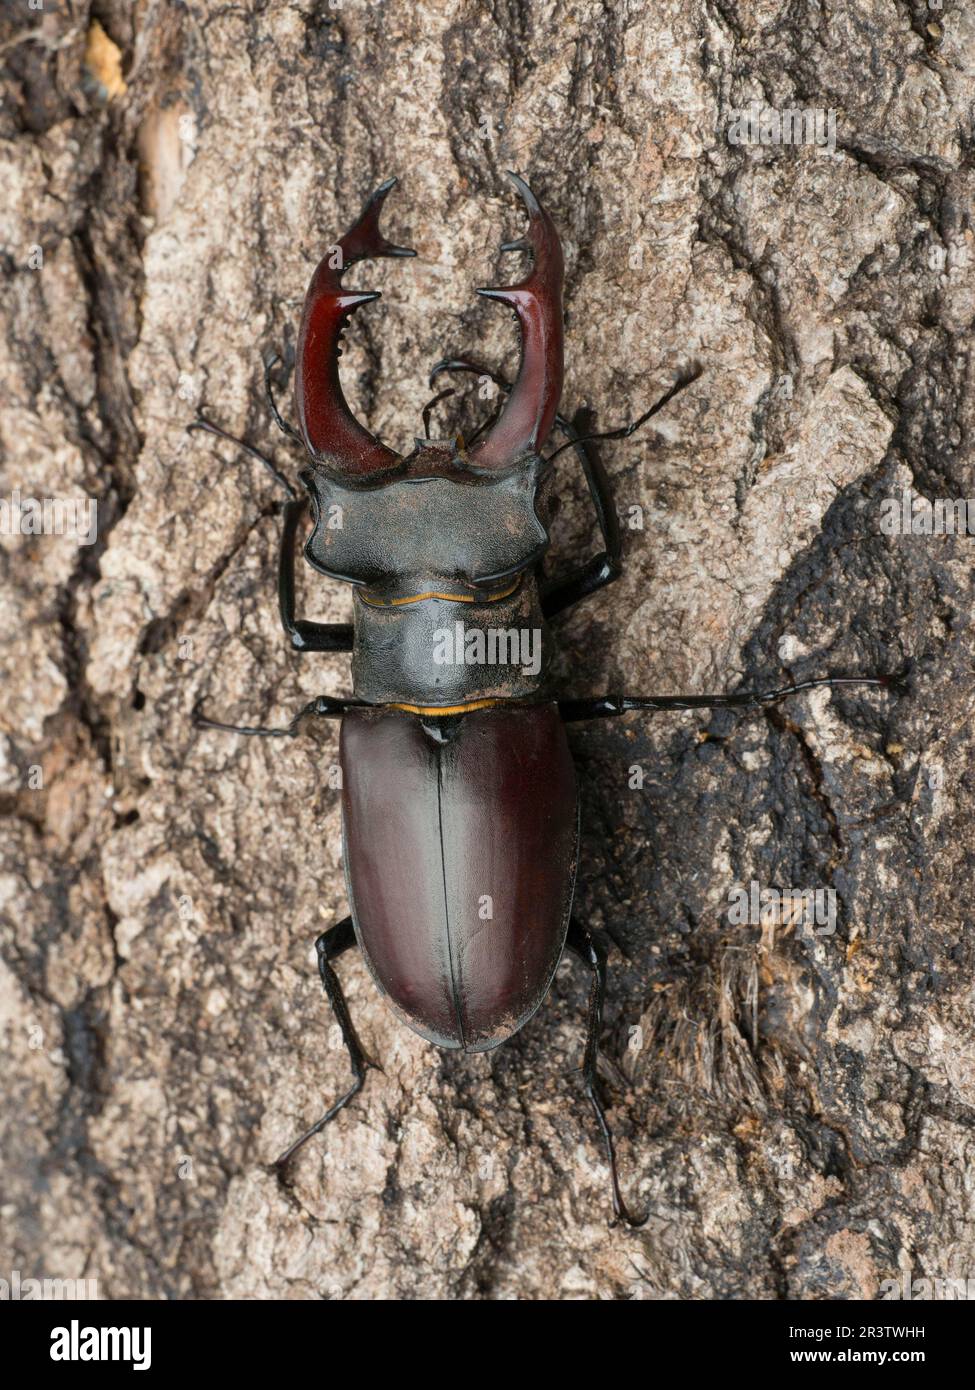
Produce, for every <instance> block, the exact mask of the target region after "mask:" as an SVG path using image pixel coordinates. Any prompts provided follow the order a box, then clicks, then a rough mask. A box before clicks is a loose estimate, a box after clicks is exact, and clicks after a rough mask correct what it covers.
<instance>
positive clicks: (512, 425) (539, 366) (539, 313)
mask: <svg viewBox="0 0 975 1390" xmlns="http://www.w3.org/2000/svg"><path fill="white" fill-rule="evenodd" d="M508 177H509V178H510V179H511V182H512V183H513V184H514V186H515V188H517V190H518V192H519V194H520V195H521V199H522V202H523V203H524V204H525V208H526V210H527V212H528V232H527V235H526V236H524V237H521V238H519V240H518V241H510V242H505V243H504V245H503V246H502V248H501V249H502V251H516V250H517V251H530V252H531V253H532V268H531V270H530V271H529V273H528V275H527V276H526V277H525V279H524V280H522V281H521V283H520V284H517V285H510V286H507V287H505V288H502V289H498V288H493V287H492V288H490V289H479V290H478V294H480V295H483V296H484V297H485V298H486V299H499V300H501V301H502V302H503V303H505V304H510V305H511V307H512V308H513V309H514V311H515V313H516V314H517V315H518V320H519V323H520V324H521V366H520V368H519V370H518V377H517V380H516V381H515V384H514V386H513V387H512V389H511V394H510V395H509V397H508V399H507V401H506V402H505V406H504V409H503V410H502V412H501V415H500V416H499V418H498V421H497V423H496V424H495V425H493V426H492V428H491V429H490V430H489V431H488V433H487V434H486V435H485V437H484V439H483V440H482V441H481V443H480V444H478V445H477V447H476V448H475V449H473V450H472V451H471V456H470V460H471V463H472V464H475V465H477V466H478V467H479V468H506V467H508V466H509V465H511V464H513V463H515V462H516V461H517V460H518V459H519V458H521V457H522V456H523V455H524V454H528V453H532V454H537V453H538V452H539V451H540V450H541V448H542V446H543V445H544V443H545V440H546V439H547V438H548V433H549V430H550V429H551V428H552V424H553V422H554V420H555V413H556V411H557V410H558V408H559V397H560V396H561V394H562V372H563V366H562V360H563V350H562V345H563V328H562V274H563V265H562V246H561V244H560V242H559V236H558V232H557V231H556V230H555V224H554V223H553V221H552V219H551V217H549V215H548V213H547V212H546V211H545V209H544V208H543V207H542V205H541V203H539V201H538V199H537V198H536V197H535V195H534V193H533V192H532V191H531V189H530V188H529V187H528V184H527V183H525V180H524V179H523V178H520V177H519V175H518V174H514V173H509V174H508Z"/></svg>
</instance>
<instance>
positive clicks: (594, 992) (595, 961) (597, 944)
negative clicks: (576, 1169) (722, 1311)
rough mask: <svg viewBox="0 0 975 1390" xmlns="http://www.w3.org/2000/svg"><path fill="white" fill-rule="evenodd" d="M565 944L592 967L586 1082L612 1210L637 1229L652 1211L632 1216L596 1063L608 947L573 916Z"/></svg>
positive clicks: (585, 1067) (583, 1062)
mask: <svg viewBox="0 0 975 1390" xmlns="http://www.w3.org/2000/svg"><path fill="white" fill-rule="evenodd" d="M565 944H566V945H567V946H568V948H569V950H570V951H573V952H574V953H575V954H576V955H577V956H578V957H579V959H580V960H581V961H582V962H583V964H585V965H588V966H589V969H590V970H591V971H592V987H591V989H590V991H589V1010H588V1015H587V1018H586V1051H585V1055H584V1057H583V1061H582V1076H583V1084H584V1085H585V1088H586V1095H587V1096H588V1097H589V1104H590V1105H591V1106H592V1109H593V1114H594V1115H595V1116H596V1123H597V1124H598V1125H599V1129H600V1133H601V1134H602V1136H603V1144H604V1146H605V1149H606V1157H607V1159H608V1161H609V1173H610V1181H611V1183H612V1189H613V1211H614V1212H615V1213H616V1216H617V1217H618V1218H619V1220H620V1221H624V1222H625V1223H626V1225H627V1226H631V1227H632V1228H633V1229H634V1230H635V1229H636V1228H638V1227H640V1226H645V1225H646V1223H647V1221H648V1220H649V1217H650V1213H649V1211H648V1212H647V1214H646V1216H640V1217H636V1216H633V1215H631V1213H630V1211H629V1208H628V1207H627V1205H626V1203H625V1202H624V1200H623V1193H622V1192H621V1191H620V1180H619V1173H618V1172H617V1169H616V1147H615V1145H614V1143H613V1132H612V1130H611V1129H610V1127H609V1122H608V1120H607V1119H606V1110H605V1106H604V1104H603V1097H602V1091H601V1089H600V1085H599V1077H598V1075H597V1073H596V1066H597V1063H598V1061H599V1035H600V1033H601V1032H602V1026H603V1001H604V1000H605V998H606V947H605V946H604V945H603V943H602V941H600V940H599V938H598V937H595V936H593V934H592V932H590V931H587V929H586V928H585V927H584V926H582V924H581V923H580V922H578V921H577V920H576V919H575V918H574V917H573V918H572V919H571V920H570V922H569V934H568V936H567V937H566V943H565Z"/></svg>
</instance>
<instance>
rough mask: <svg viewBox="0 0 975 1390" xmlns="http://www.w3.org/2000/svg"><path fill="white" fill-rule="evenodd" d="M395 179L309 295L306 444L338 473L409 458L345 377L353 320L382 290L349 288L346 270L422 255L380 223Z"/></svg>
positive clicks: (299, 399) (299, 381)
mask: <svg viewBox="0 0 975 1390" xmlns="http://www.w3.org/2000/svg"><path fill="white" fill-rule="evenodd" d="M395 185H396V180H395V179H387V180H386V182H385V183H383V184H380V186H379V187H378V188H377V189H376V191H375V193H373V194H372V196H371V197H370V198H369V199H368V201H367V202H366V205H365V207H364V208H363V209H362V212H361V213H360V215H359V218H358V221H356V222H355V223H353V225H352V227H350V229H349V230H348V231H347V232H346V234H345V236H343V237H342V238H341V240H340V241H339V242H338V243H337V244H336V245H335V246H333V247H330V248H329V251H328V252H327V253H326V254H325V256H323V257H322V259H321V261H319V263H318V267H317V269H316V270H315V274H314V275H313V276H312V281H311V284H310V285H309V287H308V293H307V295H306V296H305V307H304V311H303V313H302V316H301V331H300V334H299V337H298V360H297V368H296V371H295V401H296V404H297V407H298V420H299V423H300V425H301V435H302V438H303V440H304V443H305V447H306V448H307V449H308V452H309V454H310V455H311V456H312V458H313V459H314V460H315V462H316V463H320V464H322V465H323V466H324V467H325V468H326V469H328V470H329V471H330V472H336V473H342V474H346V475H350V474H358V475H362V474H368V473H378V472H383V471H386V470H388V469H390V468H395V467H396V466H397V465H398V464H399V463H401V462H402V460H401V456H400V455H399V454H398V453H396V452H395V450H393V449H389V448H387V446H386V445H385V444H380V442H379V440H378V439H376V438H375V436H374V435H372V434H370V433H369V431H368V430H367V429H366V428H365V427H364V426H363V425H361V424H360V423H359V421H358V420H357V419H356V418H355V416H354V415H353V414H352V411H351V410H350V409H349V405H348V402H347V401H346V399H345V396H344V395H343V394H342V386H341V383H340V381H339V357H340V356H341V348H340V347H339V342H340V339H341V337H342V334H343V332H344V330H345V326H346V322H347V320H348V318H349V316H350V315H351V314H352V312H353V310H355V309H357V308H358V307H359V305H360V304H367V303H368V302H369V301H370V300H373V299H378V298H379V292H378V291H377V290H364V291H356V290H343V288H342V275H343V273H344V272H345V271H346V270H348V268H349V266H351V265H354V264H355V262H356V261H366V260H376V259H377V258H379V257H382V256H415V255H416V252H415V251H413V250H411V249H410V248H409V247H406V246H394V245H393V243H392V242H391V241H387V240H386V238H385V237H384V236H383V235H382V233H381V232H380V230H379V214H380V212H381V211H382V206H383V203H384V202H385V200H386V195H387V194H388V193H389V192H390V190H391V189H392V188H394V187H395Z"/></svg>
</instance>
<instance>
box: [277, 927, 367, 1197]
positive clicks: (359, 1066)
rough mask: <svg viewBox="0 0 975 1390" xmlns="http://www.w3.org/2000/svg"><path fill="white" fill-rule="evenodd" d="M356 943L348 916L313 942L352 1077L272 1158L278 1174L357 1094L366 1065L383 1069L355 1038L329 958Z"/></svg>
mask: <svg viewBox="0 0 975 1390" xmlns="http://www.w3.org/2000/svg"><path fill="white" fill-rule="evenodd" d="M355 944H356V938H355V928H354V926H353V925H352V918H351V917H343V919H342V921H341V922H336V924H335V926H334V927H330V928H329V930H328V931H327V932H323V933H322V935H321V936H320V937H319V938H318V940H317V941H316V942H315V950H316V951H317V952H318V970H319V974H320V975H321V977H322V985H323V987H324V989H325V993H326V994H327V995H328V1002H329V1003H330V1004H331V1006H332V1012H333V1013H334V1015H335V1017H336V1020H337V1022H338V1025H339V1028H340V1029H341V1030H342V1041H343V1043H344V1044H345V1050H346V1052H348V1054H349V1062H350V1063H351V1065H352V1074H353V1076H354V1077H355V1080H354V1081H353V1083H352V1085H351V1086H350V1087H349V1089H348V1090H347V1091H346V1092H345V1094H344V1095H343V1096H341V1097H340V1098H339V1099H338V1100H337V1101H336V1102H335V1104H334V1105H332V1106H330V1107H329V1109H328V1110H326V1111H325V1114H324V1115H323V1116H322V1118H321V1119H320V1120H316V1121H315V1123H314V1124H313V1125H312V1127H311V1129H307V1130H306V1131H305V1133H304V1134H302V1135H301V1136H300V1138H298V1139H296V1140H295V1141H294V1143H293V1144H291V1145H290V1146H289V1147H288V1148H287V1149H285V1151H284V1153H283V1154H281V1155H280V1157H278V1158H276V1159H275V1160H274V1163H273V1164H272V1165H271V1166H272V1167H273V1168H275V1169H277V1171H278V1172H279V1173H280V1172H281V1170H282V1169H283V1168H284V1167H285V1166H286V1164H287V1163H288V1162H289V1161H290V1160H291V1159H292V1158H293V1157H294V1155H295V1154H296V1153H297V1152H298V1150H299V1149H300V1148H301V1147H302V1145H303V1144H305V1143H307V1141H308V1140H309V1139H312V1138H313V1137H314V1136H315V1135H316V1134H320V1133H321V1131H322V1130H323V1129H324V1128H325V1126H326V1125H327V1124H328V1122H329V1121H330V1120H334V1119H335V1116H336V1115H337V1114H338V1113H339V1111H340V1110H344V1109H345V1107H346V1106H347V1105H348V1103H349V1101H350V1100H352V1099H353V1098H354V1097H355V1096H357V1095H358V1094H359V1092H360V1091H361V1090H362V1087H363V1085H364V1084H365V1080H366V1072H367V1070H368V1069H369V1067H375V1068H376V1070H377V1071H381V1070H382V1068H381V1067H379V1066H378V1065H377V1064H376V1063H375V1062H373V1061H372V1060H371V1058H369V1057H368V1056H367V1055H366V1053H365V1051H364V1049H363V1047H362V1044H361V1043H360V1041H359V1039H358V1036H357V1034H356V1031H355V1027H354V1026H353V1023H352V1019H351V1017H350V1016H349V1007H348V1005H347V1004H346V1002H345V995H344V994H343V993H342V985H341V983H340V982H339V977H338V976H337V975H336V973H335V971H334V970H333V969H332V964H331V963H332V961H333V960H335V959H336V958H337V957H338V956H340V955H342V954H343V952H345V951H347V950H349V948H350V947H351V946H354V945H355Z"/></svg>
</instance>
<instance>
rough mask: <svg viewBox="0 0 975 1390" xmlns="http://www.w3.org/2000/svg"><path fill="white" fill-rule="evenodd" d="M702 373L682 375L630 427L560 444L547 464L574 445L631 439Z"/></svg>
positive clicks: (585, 436)
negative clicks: (604, 440)
mask: <svg viewBox="0 0 975 1390" xmlns="http://www.w3.org/2000/svg"><path fill="white" fill-rule="evenodd" d="M702 371H703V368H701V367H698V366H696V365H695V366H694V367H692V368H691V370H690V371H689V372H684V373H682V375H681V376H679V377H678V378H677V380H676V381H675V382H674V384H673V386H672V387H671V388H670V390H669V391H666V392H665V393H664V394H663V395H662V396H661V397H660V400H659V401H656V402H655V403H654V404H653V405H652V406H651V407H650V409H649V410H645V411H644V412H643V414H642V415H641V416H640V418H639V420H634V421H633V423H632V424H630V425H620V427H619V428H618V429H615V430H600V431H599V433H598V434H584V435H582V436H581V438H579V439H570V440H569V442H568V443H567V444H560V445H559V447H558V448H557V449H556V450H555V451H554V453H551V454H549V456H548V458H547V460H546V462H547V463H551V462H552V460H553V459H555V458H558V456H559V454H561V453H562V452H563V451H564V450H565V449H571V448H572V446H573V445H574V444H588V443H589V441H590V440H593V439H629V437H630V435H631V434H635V433H636V431H637V430H638V429H639V428H640V426H641V425H645V424H646V423H647V421H648V420H649V419H651V418H652V417H653V416H654V415H656V414H657V412H658V411H661V410H663V408H664V406H665V405H669V404H670V402H671V401H672V400H673V399H674V397H675V396H677V395H679V394H680V392H681V391H683V390H684V388H685V387H687V386H690V384H691V382H692V381H697V379H698V377H699V376H700V375H701V373H702Z"/></svg>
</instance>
